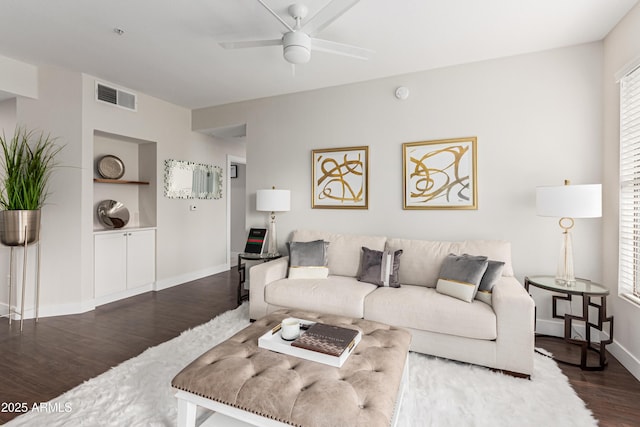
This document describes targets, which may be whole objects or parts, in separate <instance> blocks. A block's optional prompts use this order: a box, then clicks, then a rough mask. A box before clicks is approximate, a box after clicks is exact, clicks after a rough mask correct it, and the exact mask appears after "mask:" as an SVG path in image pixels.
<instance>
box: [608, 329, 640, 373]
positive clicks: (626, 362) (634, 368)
mask: <svg viewBox="0 0 640 427" xmlns="http://www.w3.org/2000/svg"><path fill="white" fill-rule="evenodd" d="M607 351H608V352H609V353H611V354H612V355H613V357H615V358H616V359H617V360H618V362H620V363H621V364H622V366H624V367H625V368H627V370H628V371H629V372H631V375H633V376H634V377H636V379H637V380H638V381H640V360H638V358H637V357H635V356H634V355H633V354H631V352H630V351H629V350H627V349H626V348H624V347H623V346H622V345H620V343H619V342H618V341H616V340H615V339H614V340H613V342H612V343H611V344H609V345H608V346H607Z"/></svg>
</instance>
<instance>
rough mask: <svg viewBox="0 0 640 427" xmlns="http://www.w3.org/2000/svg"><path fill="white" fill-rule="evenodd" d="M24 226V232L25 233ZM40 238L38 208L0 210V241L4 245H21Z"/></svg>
mask: <svg viewBox="0 0 640 427" xmlns="http://www.w3.org/2000/svg"><path fill="white" fill-rule="evenodd" d="M25 227H26V233H25ZM39 238H40V210H39V209H38V210H12V211H0V242H1V243H2V244H3V245H5V246H22V245H24V243H25V240H26V242H27V243H33V242H37V241H38V239H39Z"/></svg>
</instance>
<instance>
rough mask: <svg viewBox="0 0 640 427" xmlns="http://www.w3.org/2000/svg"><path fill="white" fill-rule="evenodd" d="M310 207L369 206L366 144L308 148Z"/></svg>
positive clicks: (346, 207) (366, 207) (348, 207)
mask: <svg viewBox="0 0 640 427" xmlns="http://www.w3.org/2000/svg"><path fill="white" fill-rule="evenodd" d="M311 164H312V167H311V169H312V172H311V174H312V176H311V181H312V182H311V187H312V190H311V197H312V199H311V207H312V208H313V209H368V208H369V147H368V146H359V147H344V148H327V149H320V150H312V151H311Z"/></svg>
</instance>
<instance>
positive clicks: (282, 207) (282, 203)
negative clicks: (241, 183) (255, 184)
mask: <svg viewBox="0 0 640 427" xmlns="http://www.w3.org/2000/svg"><path fill="white" fill-rule="evenodd" d="M256 209H257V210H259V211H265V212H286V211H289V210H291V191H289V190H276V189H270V190H258V191H256Z"/></svg>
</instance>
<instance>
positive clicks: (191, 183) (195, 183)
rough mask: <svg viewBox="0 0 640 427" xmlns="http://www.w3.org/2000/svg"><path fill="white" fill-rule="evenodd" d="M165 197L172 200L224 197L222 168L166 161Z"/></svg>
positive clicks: (180, 161) (181, 161)
mask: <svg viewBox="0 0 640 427" xmlns="http://www.w3.org/2000/svg"><path fill="white" fill-rule="evenodd" d="M164 195H165V196H166V197H168V198H170V199H219V198H221V197H222V168H221V167H219V166H213V165H203V164H200V163H194V162H187V161H183V160H165V161H164Z"/></svg>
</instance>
